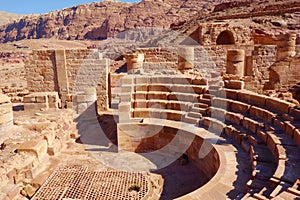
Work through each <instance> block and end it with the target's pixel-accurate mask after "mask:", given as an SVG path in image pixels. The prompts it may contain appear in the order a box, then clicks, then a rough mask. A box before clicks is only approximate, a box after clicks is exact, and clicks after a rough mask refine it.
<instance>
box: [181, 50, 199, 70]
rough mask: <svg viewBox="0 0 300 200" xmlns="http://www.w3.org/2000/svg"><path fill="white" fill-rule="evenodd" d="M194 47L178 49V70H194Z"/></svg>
mask: <svg viewBox="0 0 300 200" xmlns="http://www.w3.org/2000/svg"><path fill="white" fill-rule="evenodd" d="M194 59H195V53H194V47H179V49H178V69H179V70H180V71H182V70H188V69H193V68H194Z"/></svg>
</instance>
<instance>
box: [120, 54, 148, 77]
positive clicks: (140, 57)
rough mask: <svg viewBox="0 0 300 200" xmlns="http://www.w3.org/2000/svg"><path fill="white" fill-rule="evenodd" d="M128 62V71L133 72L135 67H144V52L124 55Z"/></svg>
mask: <svg viewBox="0 0 300 200" xmlns="http://www.w3.org/2000/svg"><path fill="white" fill-rule="evenodd" d="M124 57H125V59H126V62H127V72H128V73H129V74H131V73H132V72H133V71H134V70H135V69H140V68H142V67H143V62H144V54H142V53H132V54H126V55H124Z"/></svg>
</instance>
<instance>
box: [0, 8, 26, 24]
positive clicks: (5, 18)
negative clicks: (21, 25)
mask: <svg viewBox="0 0 300 200" xmlns="http://www.w3.org/2000/svg"><path fill="white" fill-rule="evenodd" d="M22 16H23V15H19V14H14V13H9V12H4V11H0V25H5V24H8V23H11V22H13V21H14V20H16V19H19V18H20V17H22Z"/></svg>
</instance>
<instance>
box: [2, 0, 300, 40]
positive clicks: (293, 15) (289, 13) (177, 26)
mask: <svg viewBox="0 0 300 200" xmlns="http://www.w3.org/2000/svg"><path fill="white" fill-rule="evenodd" d="M299 13H300V2H299V0H246V1H245V0H232V1H229V0H142V1H141V2H138V3H124V2H116V1H103V2H95V3H91V4H82V5H78V6H74V7H71V8H66V9H63V10H60V11H54V12H50V13H47V14H43V15H28V16H24V17H22V18H21V19H19V20H16V21H14V22H13V23H10V24H7V25H3V26H1V27H0V42H2V43H6V42H10V41H19V40H24V39H40V38H53V39H60V40H84V39H87V40H101V39H106V38H110V37H113V36H115V35H116V34H118V33H120V32H123V31H126V30H131V29H136V28H139V27H161V28H165V29H169V28H170V29H172V30H177V31H180V32H182V33H187V34H188V35H189V33H188V32H189V30H193V27H197V23H199V22H209V21H216V20H229V21H236V20H237V19H238V20H239V21H240V22H241V24H244V23H248V21H249V20H246V21H245V20H244V21H243V19H251V24H248V25H249V26H251V27H252V28H253V30H254V31H256V29H259V32H272V31H273V32H274V33H279V32H282V31H283V32H284V31H286V30H287V31H294V32H295V31H299V28H300V27H299V26H300V22H299Z"/></svg>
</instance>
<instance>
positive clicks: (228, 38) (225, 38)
mask: <svg viewBox="0 0 300 200" xmlns="http://www.w3.org/2000/svg"><path fill="white" fill-rule="evenodd" d="M228 44H235V42H234V36H233V33H232V32H230V31H228V30H226V31H223V32H221V33H220V34H219V36H218V38H217V45H228Z"/></svg>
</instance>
